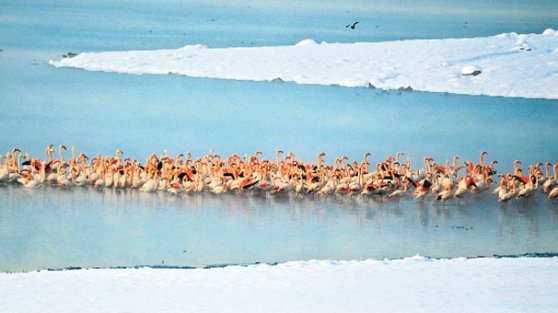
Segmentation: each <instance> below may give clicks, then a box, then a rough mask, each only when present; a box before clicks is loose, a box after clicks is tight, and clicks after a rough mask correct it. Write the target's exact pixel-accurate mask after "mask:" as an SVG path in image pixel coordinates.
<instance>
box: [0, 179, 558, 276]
mask: <svg viewBox="0 0 558 313" xmlns="http://www.w3.org/2000/svg"><path fill="white" fill-rule="evenodd" d="M0 196H1V198H0V199H1V200H0V250H1V251H2V254H0V265H1V266H0V270H2V271H24V270H33V269H40V268H64V267H69V266H82V267H92V266H99V267H107V266H134V265H174V266H205V265H212V264H230V263H254V262H281V261H288V260H300V259H303V260H304V259H365V258H402V257H406V256H411V255H415V254H421V255H429V256H434V257H460V256H468V257H475V256H492V255H494V254H499V255H512V254H522V253H525V252H550V251H558V249H557V248H558V246H557V242H558V231H557V229H558V205H557V203H556V201H554V202H549V201H548V200H546V199H544V198H543V197H542V195H537V196H536V197H535V198H533V199H530V200H528V201H519V202H514V203H509V204H507V205H500V204H499V203H497V201H496V199H494V198H493V197H490V196H488V195H482V196H480V197H474V196H473V197H470V198H468V199H466V200H465V201H460V202H457V203H456V202H453V201H450V202H448V203H447V205H445V206H442V205H441V204H440V203H437V202H436V201H434V200H430V199H426V200H425V201H416V200H414V199H402V200H400V201H393V200H390V201H387V200H386V199H369V198H360V197H354V198H350V197H349V198H338V197H335V196H331V197H328V198H322V197H272V196H263V195H249V194H246V193H244V194H227V195H221V196H215V195H211V194H201V195H200V194H197V195H181V196H178V197H177V196H169V195H167V194H158V193H154V194H145V193H141V192H138V191H136V190H130V191H113V190H105V191H96V190H89V189H88V188H78V189H77V190H59V189H57V188H48V187H46V188H42V189H38V190H26V189H24V188H19V187H2V188H0Z"/></svg>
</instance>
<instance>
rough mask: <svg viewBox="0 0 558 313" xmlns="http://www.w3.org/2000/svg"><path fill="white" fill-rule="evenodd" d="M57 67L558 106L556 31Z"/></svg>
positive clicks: (194, 52) (166, 53)
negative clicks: (438, 94) (482, 97)
mask: <svg viewBox="0 0 558 313" xmlns="http://www.w3.org/2000/svg"><path fill="white" fill-rule="evenodd" d="M50 64H52V65H54V66H56V67H75V68H82V69H86V70H90V71H107V72H119V73H129V74H179V75H187V76H192V77H209V78H221V79H236V80H254V81H276V82H281V81H288V82H296V83H298V84H319V85H340V86H346V87H374V88H382V89H400V88H407V89H409V87H410V88H412V89H414V90H420V91H431V92H449V93H457V94H472V95H490V96H504V97H525V98H548V99H558V31H554V30H552V29H547V30H546V31H544V32H543V33H542V34H527V35H519V34H516V33H506V34H501V35H497V36H493V37H482V38H465V39H440V40H406V41H391V42H371V43H364V42H363V43H325V42H322V43H316V42H314V41H313V40H303V41H301V42H299V43H298V44H296V45H292V46H276V47H254V48H218V49H214V48H208V47H206V46H203V45H189V46H185V47H183V48H179V49H174V50H154V51H121V52H117V51H115V52H101V53H80V54H78V55H77V56H74V57H66V58H62V59H61V60H51V61H50Z"/></svg>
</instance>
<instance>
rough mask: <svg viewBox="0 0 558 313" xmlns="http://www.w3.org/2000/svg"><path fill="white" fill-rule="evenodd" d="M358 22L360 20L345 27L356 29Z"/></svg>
mask: <svg viewBox="0 0 558 313" xmlns="http://www.w3.org/2000/svg"><path fill="white" fill-rule="evenodd" d="M357 24H358V22H354V23H353V24H349V25H347V26H345V28H349V27H350V28H351V29H355V28H356V25H357Z"/></svg>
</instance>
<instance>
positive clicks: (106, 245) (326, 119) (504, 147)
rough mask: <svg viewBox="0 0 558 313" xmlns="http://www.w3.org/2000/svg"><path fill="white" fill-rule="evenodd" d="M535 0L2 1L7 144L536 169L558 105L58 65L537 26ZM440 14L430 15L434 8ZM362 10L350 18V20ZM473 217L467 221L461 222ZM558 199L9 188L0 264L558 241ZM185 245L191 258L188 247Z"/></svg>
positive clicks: (409, 250)
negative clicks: (84, 56)
mask: <svg viewBox="0 0 558 313" xmlns="http://www.w3.org/2000/svg"><path fill="white" fill-rule="evenodd" d="M557 5H558V3H556V2H553V1H535V2H530V3H529V4H522V3H520V1H491V2H490V3H486V2H484V1H473V2H471V3H470V5H469V6H468V7H467V8H463V4H461V3H460V2H458V1H449V2H444V4H443V5H440V4H439V3H438V2H436V1H425V2H421V4H420V5H419V4H416V3H415V2H408V1H404V2H401V3H399V4H394V3H391V2H389V3H387V2H382V1H376V2H373V3H370V2H362V3H361V2H359V1H356V2H355V3H353V4H351V5H350V6H348V7H347V6H346V5H345V4H343V5H341V4H337V3H334V2H329V1H326V2H323V1H320V2H319V3H318V2H314V1H310V2H304V3H303V4H296V3H294V2H274V3H273V4H265V5H262V4H260V3H259V2H250V1H244V2H239V3H237V4H235V5H230V4H227V3H223V2H220V1H211V2H209V3H207V4H205V3H204V4H201V3H198V2H193V3H180V2H173V1H165V2H163V3H157V4H153V3H151V2H149V1H144V2H141V3H133V4H132V3H130V2H120V1H114V2H108V1H95V2H87V1H86V2H77V3H74V2H70V1H56V2H48V1H40V2H32V1H30V2H25V3H19V2H16V3H13V2H7V1H0V49H2V52H0V151H2V152H6V151H8V150H10V149H11V148H12V147H19V148H21V149H22V150H24V151H26V152H30V153H31V154H32V155H34V156H40V157H44V155H43V153H44V149H45V147H46V146H47V145H48V144H51V143H53V144H55V145H58V144H65V145H66V146H75V147H76V148H77V150H78V151H80V152H85V153H87V154H90V155H91V154H96V153H104V154H113V153H114V151H115V150H116V149H117V148H122V149H123V150H124V152H125V156H130V157H134V158H138V159H143V158H145V157H147V156H148V155H149V154H150V153H152V152H159V153H160V152H162V151H163V150H164V149H167V150H168V151H169V152H170V153H171V154H173V155H174V154H177V153H179V152H186V151H191V152H192V153H193V154H194V155H201V154H205V153H207V152H208V151H209V149H211V148H214V149H216V150H217V152H218V153H220V154H221V155H229V154H232V153H238V154H243V153H253V152H254V151H255V150H260V151H263V152H264V153H265V154H266V156H267V157H273V153H274V151H275V150H276V149H283V150H286V151H294V152H296V154H297V156H298V157H299V158H302V159H305V160H313V159H314V158H315V156H316V154H317V153H318V152H320V151H325V152H327V156H326V161H328V162H331V161H332V160H333V159H334V158H335V157H337V156H341V155H347V156H348V157H349V158H351V159H357V158H360V157H361V155H362V153H363V152H366V151H368V152H371V153H372V161H380V160H382V159H383V158H385V156H387V155H388V154H394V153H395V152H396V151H404V152H405V153H406V154H407V155H408V156H411V157H413V159H414V164H415V165H418V164H420V162H419V161H418V160H419V159H421V158H422V157H423V156H424V155H431V156H433V157H434V158H435V159H436V161H438V162H442V163H443V162H444V161H445V160H446V159H449V158H452V157H453V156H454V155H460V156H461V157H462V159H475V160H476V159H477V158H478V153H479V152H480V151H483V150H486V151H488V152H489V154H488V158H489V160H494V159H496V160H498V161H499V162H500V166H499V167H498V170H499V171H507V170H510V169H511V163H512V162H513V160H514V159H521V160H522V161H523V163H524V164H525V165H527V164H530V163H536V162H538V161H551V162H552V163H556V162H558V139H557V137H556V134H557V133H558V123H556V116H558V102H557V101H555V100H526V99H506V98H499V97H476V96H475V97H473V96H463V95H447V94H431V93H419V92H399V91H390V92H387V91H378V90H372V89H365V88H341V87H326V86H298V85H294V84H274V83H265V82H239V81H225V80H213V79H200V78H188V77H179V76H170V75H169V76H149V75H148V76H135V75H123V74H114V73H99V72H86V71H82V70H75V69H55V68H53V67H51V66H49V65H48V63H47V62H48V60H50V59H57V58H60V57H61V55H62V54H64V53H67V52H68V51H73V52H82V51H103V50H129V49H160V48H177V47H181V46H184V45H187V44H198V43H201V44H206V45H209V46H210V47H229V46H262V45H280V44H293V43H296V42H298V41H300V40H302V39H306V38H312V39H314V40H316V41H322V40H324V41H328V42H356V41H380V40H400V39H413V38H447V37H474V36H488V35H494V34H498V33H502V32H509V31H515V32H519V33H531V32H537V33H540V32H542V31H543V30H544V29H545V28H548V27H554V28H557V27H558V26H557V25H555V24H554V25H553V23H556V21H557V20H558V8H557V7H556V6H557ZM433 7H434V8H436V10H432V8H433ZM355 20H358V21H360V23H359V26H358V28H357V29H355V31H350V30H348V29H346V28H345V25H346V24H348V23H349V22H352V21H355ZM461 226H466V227H472V228H471V229H468V230H464V229H463V228H461ZM557 234H558V230H557V227H556V202H548V201H546V200H544V199H542V197H537V198H536V199H534V200H531V201H529V202H521V203H514V204H511V205H508V206H506V207H500V206H499V205H498V204H497V203H496V202H495V201H494V199H492V198H488V197H486V198H485V197H481V198H480V199H471V200H469V201H467V203H461V204H459V205H453V204H452V205H451V206H448V207H447V208H442V207H440V206H438V205H436V204H433V203H431V202H430V201H426V202H424V203H419V202H416V201H413V200H402V201H401V202H399V203H394V202H386V203H384V202H377V201H373V200H370V201H363V200H359V199H351V200H339V199H336V198H328V199H325V200H324V199H306V198H305V199H290V198H286V199H283V198H282V199H275V198H266V197H240V196H237V195H225V196H222V197H214V196H211V195H196V196H183V197H179V198H175V197H168V196H163V195H156V194H153V195H145V194H140V193H137V192H133V191H132V192H122V193H118V192H113V191H106V192H95V191H90V190H73V191H64V190H56V189H51V188H42V189H39V190H33V191H29V190H23V189H21V188H16V187H5V186H2V187H0V251H2V252H1V253H0V271H14V270H32V269H39V268H45V267H49V268H60V267H66V266H117V265H125V266H129V265H137V264H151V265H155V264H161V263H162V262H163V261H165V264H168V265H191V266H200V265H207V264H222V263H236V262H256V261H262V262H276V261H285V260H296V259H310V258H320V259H321V258H327V259H362V258H370V257H374V258H381V257H390V258H391V257H394V258H395V257H404V256H409V255H414V254H422V255H431V256H477V255H492V254H518V253H526V252H556V251H558V247H556V242H558V240H557V239H558V238H557V236H558V235H557ZM184 250H186V253H184V252H183V251H184Z"/></svg>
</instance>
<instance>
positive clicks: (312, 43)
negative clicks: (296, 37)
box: [295, 39, 318, 47]
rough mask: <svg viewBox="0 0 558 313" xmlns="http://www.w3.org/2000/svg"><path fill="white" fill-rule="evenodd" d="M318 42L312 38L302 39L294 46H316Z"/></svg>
mask: <svg viewBox="0 0 558 313" xmlns="http://www.w3.org/2000/svg"><path fill="white" fill-rule="evenodd" d="M317 45H318V43H317V42H315V41H314V40H312V39H304V40H301V41H299V42H298V43H297V44H296V45H295V46H297V47H304V46H317Z"/></svg>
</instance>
